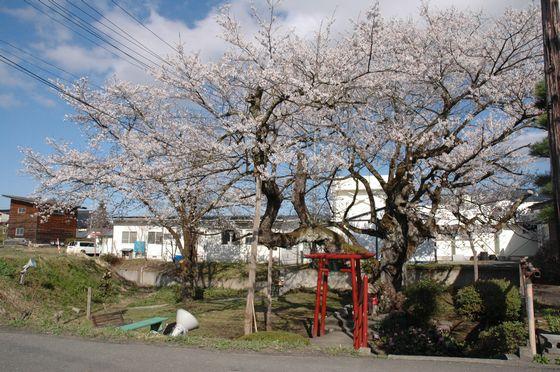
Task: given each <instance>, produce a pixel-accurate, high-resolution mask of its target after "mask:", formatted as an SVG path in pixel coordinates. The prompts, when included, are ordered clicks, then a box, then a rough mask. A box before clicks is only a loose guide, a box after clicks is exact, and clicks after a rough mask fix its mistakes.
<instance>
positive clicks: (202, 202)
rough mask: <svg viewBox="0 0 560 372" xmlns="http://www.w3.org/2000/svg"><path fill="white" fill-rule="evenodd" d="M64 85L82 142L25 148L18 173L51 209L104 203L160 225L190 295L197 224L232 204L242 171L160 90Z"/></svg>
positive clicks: (205, 126)
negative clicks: (35, 183)
mask: <svg viewBox="0 0 560 372" xmlns="http://www.w3.org/2000/svg"><path fill="white" fill-rule="evenodd" d="M63 88H64V89H65V91H66V92H67V93H68V94H69V95H68V96H64V97H66V99H67V100H68V103H69V104H70V105H71V106H72V107H73V108H74V110H75V113H74V114H73V115H71V116H70V117H69V120H70V121H71V122H72V123H75V124H76V125H78V126H79V128H80V129H81V130H82V131H83V134H84V139H85V143H84V144H82V145H81V146H77V145H74V146H72V145H71V144H68V143H60V142H56V141H54V140H49V144H50V145H51V148H52V152H51V153H50V154H46V155H42V154H39V153H36V152H34V151H32V150H30V149H27V150H25V160H24V164H25V170H26V172H27V173H29V174H31V175H32V176H34V177H35V178H36V179H38V180H39V181H40V183H39V187H38V189H37V190H36V195H37V196H38V197H40V198H43V199H44V201H47V200H48V201H49V204H44V205H51V206H53V208H60V207H61V206H68V207H70V208H71V207H74V206H76V205H81V203H83V202H84V201H85V200H87V199H90V200H107V201H109V207H110V208H111V209H112V211H113V212H118V211H121V212H122V213H131V212H133V211H138V213H142V214H144V215H146V219H147V221H152V222H155V223H158V224H159V225H161V226H163V227H165V228H166V229H167V231H169V233H170V234H171V235H172V237H173V239H174V241H175V244H176V246H177V247H178V249H179V251H180V252H181V254H182V255H183V257H184V259H185V265H184V266H183V268H182V269H183V270H182V274H183V279H184V284H185V286H184V295H185V296H193V295H194V293H195V288H196V285H197V284H196V278H197V276H196V262H197V258H196V254H197V251H196V242H197V236H198V235H199V233H200V231H199V228H200V222H201V220H202V218H203V217H204V216H206V215H208V214H210V213H219V211H220V210H222V209H224V208H228V207H232V206H234V205H237V200H238V198H237V197H238V195H239V193H240V190H239V189H238V188H235V189H234V187H233V186H234V185H235V184H236V183H237V182H238V181H239V180H240V179H241V178H242V177H243V174H244V173H243V170H242V169H241V168H240V167H239V166H238V164H237V163H236V161H237V159H233V161H232V159H231V158H228V157H227V155H226V153H224V149H225V148H227V146H228V145H227V143H226V142H227V141H220V140H219V137H220V136H221V135H222V134H221V133H220V132H219V131H218V129H219V128H217V127H215V126H213V125H212V123H211V122H210V123H208V122H206V121H205V120H200V119H199V118H197V117H196V114H193V113H191V112H189V111H188V110H186V109H185V108H184V106H183V104H182V103H180V102H177V100H176V99H175V97H173V95H172V94H170V93H172V92H170V90H168V89H165V88H164V87H162V86H159V85H149V86H142V85H132V84H129V83H126V82H119V81H114V82H111V83H109V84H108V85H107V86H106V87H105V88H104V89H103V90H91V89H90V88H89V86H88V84H87V81H85V80H82V81H78V82H76V83H75V84H74V85H73V86H70V87H63ZM72 97H76V99H74V98H72ZM234 195H235V196H234ZM53 201H54V203H53ZM47 212H48V211H47Z"/></svg>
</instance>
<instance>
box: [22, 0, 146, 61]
mask: <svg viewBox="0 0 560 372" xmlns="http://www.w3.org/2000/svg"><path fill="white" fill-rule="evenodd" d="M24 1H25V2H26V3H27V4H29V5H30V6H31V7H33V8H34V9H36V10H37V11H39V12H41V13H43V14H44V15H46V16H47V17H49V18H50V19H52V20H53V21H55V22H57V23H58V24H60V25H62V26H63V27H66V28H67V29H69V30H70V31H72V32H74V33H76V34H77V35H79V36H80V37H82V38H83V39H85V40H87V41H89V42H90V43H92V44H95V45H97V46H99V47H100V48H102V49H104V50H105V51H107V52H109V53H110V54H112V55H113V56H115V57H117V58H118V59H122V60H124V61H126V62H128V63H129V64H131V65H132V66H134V67H136V68H138V69H140V70H141V71H145V68H144V67H142V66H141V65H139V64H137V63H134V62H132V61H130V60H129V59H126V58H123V57H122V56H119V55H118V54H116V53H115V52H113V51H112V50H109V49H108V48H107V47H105V46H104V45H103V44H101V43H99V42H98V41H96V40H92V39H91V38H90V37H88V36H86V35H84V34H83V33H81V32H79V31H77V30H75V29H73V28H72V27H70V26H69V25H67V24H65V23H64V22H62V21H60V20H59V19H57V18H55V17H54V16H52V15H51V14H49V13H48V12H46V11H45V10H44V9H41V8H39V7H38V6H36V5H35V4H33V3H31V2H30V1H29V0H24Z"/></svg>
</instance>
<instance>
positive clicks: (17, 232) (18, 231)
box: [16, 227, 23, 236]
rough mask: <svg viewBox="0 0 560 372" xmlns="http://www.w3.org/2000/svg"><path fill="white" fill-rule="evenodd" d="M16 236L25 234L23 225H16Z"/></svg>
mask: <svg viewBox="0 0 560 372" xmlns="http://www.w3.org/2000/svg"><path fill="white" fill-rule="evenodd" d="M16 236H23V227H16Z"/></svg>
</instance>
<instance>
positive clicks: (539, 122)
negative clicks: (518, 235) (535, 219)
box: [530, 80, 555, 222]
mask: <svg viewBox="0 0 560 372" xmlns="http://www.w3.org/2000/svg"><path fill="white" fill-rule="evenodd" d="M535 105H536V106H537V107H538V108H539V109H540V110H542V111H543V113H542V114H541V115H539V116H538V117H537V119H536V120H535V127H536V128H538V129H542V130H545V131H548V104H547V92H546V83H545V81H544V80H542V81H540V82H539V83H538V84H537V85H536V86H535ZM530 150H531V151H530V152H531V155H533V156H536V157H540V158H546V159H549V158H550V147H549V144H548V137H545V138H543V139H542V140H540V141H539V142H536V143H533V144H531V147H530ZM535 184H536V185H537V186H538V187H539V194H540V195H544V196H547V197H549V198H551V199H552V196H553V195H552V177H551V175H550V172H548V173H545V174H541V175H539V176H536V177H535ZM539 217H540V218H541V219H542V220H543V221H546V222H550V221H552V220H554V218H555V216H554V206H553V205H552V202H550V203H547V204H546V205H545V206H544V208H542V209H541V210H540V212H539Z"/></svg>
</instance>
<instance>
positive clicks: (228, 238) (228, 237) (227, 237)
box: [222, 230, 235, 244]
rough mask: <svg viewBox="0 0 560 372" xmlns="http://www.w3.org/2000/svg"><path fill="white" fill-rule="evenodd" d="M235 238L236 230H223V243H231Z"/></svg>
mask: <svg viewBox="0 0 560 372" xmlns="http://www.w3.org/2000/svg"><path fill="white" fill-rule="evenodd" d="M234 240H235V231H233V230H224V231H222V244H230V243H232V242H233V241H234Z"/></svg>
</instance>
